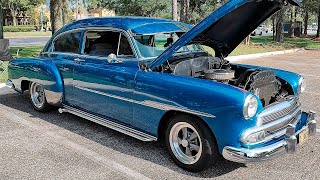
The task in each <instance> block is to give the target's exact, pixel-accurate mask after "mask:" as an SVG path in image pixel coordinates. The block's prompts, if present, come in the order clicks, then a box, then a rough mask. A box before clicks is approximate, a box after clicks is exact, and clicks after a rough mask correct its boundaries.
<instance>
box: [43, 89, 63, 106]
mask: <svg viewBox="0 0 320 180" xmlns="http://www.w3.org/2000/svg"><path fill="white" fill-rule="evenodd" d="M44 94H45V96H46V100H47V103H48V104H50V105H52V106H61V105H62V97H63V93H62V92H53V91H49V90H44Z"/></svg>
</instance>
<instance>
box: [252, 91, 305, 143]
mask: <svg viewBox="0 0 320 180" xmlns="http://www.w3.org/2000/svg"><path fill="white" fill-rule="evenodd" d="M301 113H302V111H301V107H300V103H299V99H298V98H297V97H293V96H292V97H289V98H288V99H287V100H286V101H284V102H279V103H277V104H272V105H270V106H269V107H268V108H266V109H265V110H264V111H262V112H261V113H260V114H259V116H258V121H259V122H260V128H261V129H264V130H265V133H266V134H265V135H266V138H265V141H269V140H271V139H273V138H276V137H280V136H282V135H284V134H285V131H286V128H287V126H288V124H293V125H297V123H298V122H299V121H300V118H301Z"/></svg>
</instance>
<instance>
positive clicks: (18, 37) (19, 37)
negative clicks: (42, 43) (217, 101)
mask: <svg viewBox="0 0 320 180" xmlns="http://www.w3.org/2000/svg"><path fill="white" fill-rule="evenodd" d="M42 37H45V38H50V37H51V36H17V37H5V39H22V38H24V39H25V38H42Z"/></svg>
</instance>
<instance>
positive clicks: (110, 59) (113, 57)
mask: <svg viewBox="0 0 320 180" xmlns="http://www.w3.org/2000/svg"><path fill="white" fill-rule="evenodd" d="M107 60H108V62H109V63H121V62H122V61H121V60H120V59H118V57H117V55H115V54H113V53H111V54H109V56H108V58H107Z"/></svg>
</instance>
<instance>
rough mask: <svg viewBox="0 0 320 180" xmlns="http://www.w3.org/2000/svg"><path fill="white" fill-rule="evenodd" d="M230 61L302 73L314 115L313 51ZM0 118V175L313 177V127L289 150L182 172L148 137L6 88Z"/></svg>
mask: <svg viewBox="0 0 320 180" xmlns="http://www.w3.org/2000/svg"><path fill="white" fill-rule="evenodd" d="M238 63H247V64H254V65H261V66H268V67H274V68H279V69H285V70H290V71H294V72H297V73H300V74H303V75H304V76H305V78H306V81H307V84H308V86H307V90H306V93H304V94H303V95H302V96H301V102H302V107H303V109H304V110H309V109H312V110H315V111H317V112H319V113H320V106H319V102H320V83H319V80H320V75H319V69H320V51H298V52H296V53H291V54H285V55H275V56H269V57H263V58H259V59H251V60H245V61H241V62H238ZM0 87H1V86H0ZM316 120H317V122H318V123H320V119H319V118H318V117H317V118H316ZM0 122H1V125H0V179H268V180H269V179H282V180H285V179H320V166H319V163H320V141H319V140H320V133H319V134H317V135H316V136H315V137H312V138H310V139H309V140H308V141H307V142H306V143H305V144H303V145H302V146H300V147H299V148H298V150H297V152H296V153H295V154H287V155H284V156H282V157H279V158H278V159H274V160H272V161H267V162H261V163H254V164H238V163H233V162H229V161H226V160H223V161H221V162H219V163H218V164H217V165H216V167H212V168H210V169H208V170H206V171H203V172H200V173H190V172H187V171H184V170H182V169H180V168H179V167H178V166H176V165H175V164H174V163H173V161H172V160H171V159H170V158H169V156H168V154H167V152H166V151H165V149H164V148H162V147H161V146H160V145H159V144H157V143H156V142H152V143H150V142H141V141H139V140H136V139H134V138H131V137H128V136H126V135H123V134H121V133H118V132H116V131H113V130H111V129H108V128H105V127H103V126H100V125H98V124H95V123H92V122H89V121H86V120H84V119H82V118H79V117H76V116H73V115H70V114H59V113H58V112H57V111H55V110H53V111H51V112H48V113H39V112H36V111H34V110H33V109H32V107H31V105H30V103H29V101H28V95H27V94H24V95H21V94H18V93H16V92H14V91H12V90H10V89H8V88H6V87H2V88H0Z"/></svg>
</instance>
